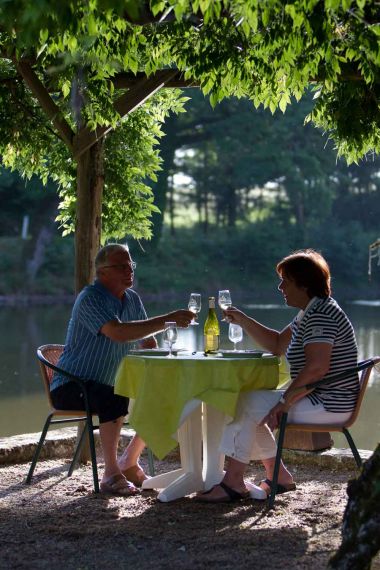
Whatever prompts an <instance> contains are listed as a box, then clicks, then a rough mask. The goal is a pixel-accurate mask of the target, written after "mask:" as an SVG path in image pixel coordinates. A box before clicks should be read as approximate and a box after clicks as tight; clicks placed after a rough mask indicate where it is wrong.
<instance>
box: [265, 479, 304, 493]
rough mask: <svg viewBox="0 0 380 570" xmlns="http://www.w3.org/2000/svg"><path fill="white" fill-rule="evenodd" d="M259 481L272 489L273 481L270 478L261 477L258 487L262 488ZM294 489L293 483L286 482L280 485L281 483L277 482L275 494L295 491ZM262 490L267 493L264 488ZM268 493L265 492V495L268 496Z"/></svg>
mask: <svg viewBox="0 0 380 570" xmlns="http://www.w3.org/2000/svg"><path fill="white" fill-rule="evenodd" d="M261 483H264V484H265V485H267V487H269V489H270V490H272V485H273V481H271V480H270V479H263V480H262V481H260V483H259V487H260V488H261V489H263V487H261ZM296 489H297V487H296V484H295V483H288V484H287V485H281V483H277V490H276V495H281V494H282V493H287V492H288V491H295V490H296ZM263 491H265V492H266V493H267V491H266V490H265V489H263ZM269 495H270V493H267V497H269Z"/></svg>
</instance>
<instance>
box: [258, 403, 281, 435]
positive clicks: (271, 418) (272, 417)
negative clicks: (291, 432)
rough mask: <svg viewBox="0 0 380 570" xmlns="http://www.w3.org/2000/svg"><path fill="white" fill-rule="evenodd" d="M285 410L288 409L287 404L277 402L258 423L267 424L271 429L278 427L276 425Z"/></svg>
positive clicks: (278, 423)
mask: <svg viewBox="0 0 380 570" xmlns="http://www.w3.org/2000/svg"><path fill="white" fill-rule="evenodd" d="M287 411H288V407H287V405H286V404H281V403H280V402H279V403H278V404H276V405H275V406H274V407H273V408H272V409H271V410H270V411H269V412H268V413H267V415H266V416H265V417H264V418H263V419H262V420H261V422H260V423H259V425H260V426H263V425H264V424H267V426H268V427H269V429H271V430H272V431H273V430H275V429H277V428H278V426H279V425H280V421H281V416H282V414H283V413H284V412H287Z"/></svg>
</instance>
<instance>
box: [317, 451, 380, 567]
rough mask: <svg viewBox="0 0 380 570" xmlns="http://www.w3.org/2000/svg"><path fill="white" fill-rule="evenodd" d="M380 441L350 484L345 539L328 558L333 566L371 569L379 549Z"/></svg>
mask: <svg viewBox="0 0 380 570" xmlns="http://www.w3.org/2000/svg"><path fill="white" fill-rule="evenodd" d="M379 481H380V444H379V445H378V446H377V448H376V449H375V451H374V453H373V455H372V456H371V457H370V459H369V460H368V461H366V462H365V464H364V466H363V469H362V472H361V474H360V476H359V477H358V478H357V479H354V480H352V481H350V482H349V484H348V487H347V494H348V503H347V506H346V510H345V512H344V516H343V527H342V543H341V545H340V547H339V550H338V551H337V552H336V554H334V556H333V557H332V558H331V559H330V561H329V566H328V568H330V569H334V570H369V569H370V568H371V560H372V558H373V557H374V556H375V555H376V553H377V552H378V551H379V550H380V483H379Z"/></svg>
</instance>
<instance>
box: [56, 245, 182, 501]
mask: <svg viewBox="0 0 380 570" xmlns="http://www.w3.org/2000/svg"><path fill="white" fill-rule="evenodd" d="M135 267H136V264H135V263H134V262H133V261H132V259H131V256H130V253H129V250H128V247H127V246H126V245H121V244H109V245H106V246H105V247H103V248H102V249H101V250H100V251H99V253H98V254H97V256H96V259H95V269H96V277H97V278H96V280H95V282H94V284H93V285H89V286H87V287H85V288H84V289H83V290H82V291H81V293H80V294H79V295H78V297H77V299H76V301H75V304H74V308H73V312H72V315H71V319H70V322H69V326H68V330H67V336H66V341H65V348H64V351H63V353H62V356H61V358H60V360H59V362H58V366H60V367H61V368H62V369H63V370H65V371H67V372H70V373H72V374H75V375H76V376H79V377H80V378H82V379H84V380H86V381H87V384H86V385H87V387H88V394H89V402H90V407H91V410H92V411H94V413H96V414H97V415H98V416H99V431H100V439H101V443H102V448H103V454H104V464H105V468H104V474H103V477H102V480H101V484H100V489H101V491H102V492H108V493H113V494H118V495H124V496H127V495H133V494H136V493H137V492H138V490H137V489H136V486H141V484H142V482H143V480H144V479H146V475H145V473H144V471H143V470H142V469H141V467H140V465H139V457H140V454H141V452H142V450H143V449H144V447H145V443H144V441H143V440H142V439H141V438H140V437H139V436H138V435H135V437H134V438H133V439H132V441H131V442H130V444H129V446H128V447H127V449H126V450H125V451H124V453H123V454H122V455H121V457H120V458H119V460H118V459H117V446H118V442H119V437H120V430H121V427H122V425H123V421H124V416H125V415H126V414H127V412H128V398H124V397H122V396H118V395H115V394H114V390H113V388H114V380H115V374H116V370H117V367H118V365H119V363H120V361H121V359H122V358H123V357H124V356H125V355H126V354H128V350H129V348H130V346H129V343H130V342H133V341H136V340H140V339H143V340H142V341H141V345H142V347H143V348H154V347H156V346H157V343H156V339H155V338H154V336H153V334H154V333H157V332H160V331H162V330H163V328H164V323H165V321H175V322H176V323H177V325H178V326H179V327H187V326H188V325H189V323H190V321H191V319H192V317H193V314H192V313H191V312H190V311H187V310H178V311H174V312H172V313H168V314H165V315H162V316H158V317H153V318H151V319H148V318H147V315H146V312H145V309H144V306H143V304H142V301H141V299H140V297H139V296H138V295H137V293H136V292H135V291H133V290H132V289H131V287H132V285H133V277H134V269H135ZM51 390H52V394H51V396H52V400H53V403H54V405H55V406H56V407H57V409H63V410H64V409H84V405H83V395H82V394H81V390H80V388H79V386H78V385H77V384H76V383H75V382H72V381H70V380H69V379H68V378H67V377H65V376H63V375H59V374H56V375H55V376H54V379H53V382H52V386H51Z"/></svg>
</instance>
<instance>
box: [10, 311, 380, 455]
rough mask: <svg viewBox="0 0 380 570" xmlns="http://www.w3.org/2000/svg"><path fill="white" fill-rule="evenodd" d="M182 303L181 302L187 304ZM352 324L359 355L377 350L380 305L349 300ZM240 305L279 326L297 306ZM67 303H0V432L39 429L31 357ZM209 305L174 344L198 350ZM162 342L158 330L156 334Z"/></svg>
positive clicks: (370, 442)
mask: <svg viewBox="0 0 380 570" xmlns="http://www.w3.org/2000/svg"><path fill="white" fill-rule="evenodd" d="M185 304H186V303H184V306H185ZM146 308H147V310H148V313H149V314H150V315H156V314H162V313H163V312H165V311H166V310H174V309H176V308H177V306H176V304H174V303H173V304H168V305H167V306H162V305H161V306H157V305H156V306H154V305H152V306H149V305H147V307H146ZM344 308H345V310H346V312H347V314H348V315H349V317H350V318H351V320H352V323H353V325H354V328H355V331H356V335H357V340H358V345H359V358H360V359H364V358H368V357H370V356H375V355H379V354H380V306H377V305H375V306H374V305H370V306H368V305H366V304H352V305H347V306H345V307H344ZM244 310H246V312H247V313H248V314H250V315H252V316H254V317H255V318H256V319H257V320H259V321H261V322H263V323H265V324H266V325H267V326H270V327H273V328H276V329H280V328H283V327H284V326H286V325H287V324H288V323H289V321H290V320H291V318H292V317H293V315H294V314H295V311H294V310H292V309H288V308H286V307H283V306H277V305H266V306H262V305H261V306H260V305H251V306H249V307H246V308H245V309H244ZM70 312H71V307H70V306H66V305H63V306H61V305H57V306H49V307H31V308H25V307H22V308H14V307H7V308H4V307H1V308H0V330H1V331H2V343H1V346H0V353H1V358H0V437H2V436H8V435H15V434H21V433H28V432H37V431H40V430H41V429H42V424H43V422H44V420H45V417H46V413H47V409H48V408H47V402H46V396H45V394H44V391H43V390H44V389H43V385H42V380H41V377H40V372H39V368H38V361H37V359H36V356H35V351H36V348H37V347H38V346H40V345H42V344H50V343H58V344H63V343H64V339H65V332H66V326H67V322H68V318H69V316H70ZM206 314H207V308H202V311H201V313H200V315H199V317H198V320H199V322H200V326H191V327H189V328H188V329H187V330H181V329H179V332H178V340H177V342H176V344H175V347H186V348H188V349H191V350H202V345H203V338H202V335H203V326H202V325H203V323H204V321H205V319H206ZM220 327H221V347H222V348H233V345H232V343H231V342H230V341H229V340H228V324H227V323H223V322H221V323H220ZM158 340H159V343H160V344H161V345H162V343H163V341H162V335H158ZM252 346H253V344H252V341H251V340H250V339H249V338H248V337H247V336H246V335H245V336H244V338H243V341H242V342H241V343H239V344H238V345H237V347H238V348H252ZM379 407H380V375H379V374H378V373H376V372H375V373H374V374H373V375H372V378H371V381H370V384H369V386H368V388H367V394H366V397H365V399H364V402H363V405H362V409H361V413H360V416H359V420H358V421H357V422H356V424H355V425H354V426H353V428H352V434H353V436H354V439H355V442H356V444H357V445H358V447H359V448H361V449H374V448H375V446H376V445H377V443H378V442H379V439H380V420H379V414H378V409H379ZM333 439H334V441H335V445H336V446H337V447H347V444H346V442H345V438H344V437H343V436H341V435H340V434H333Z"/></svg>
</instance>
